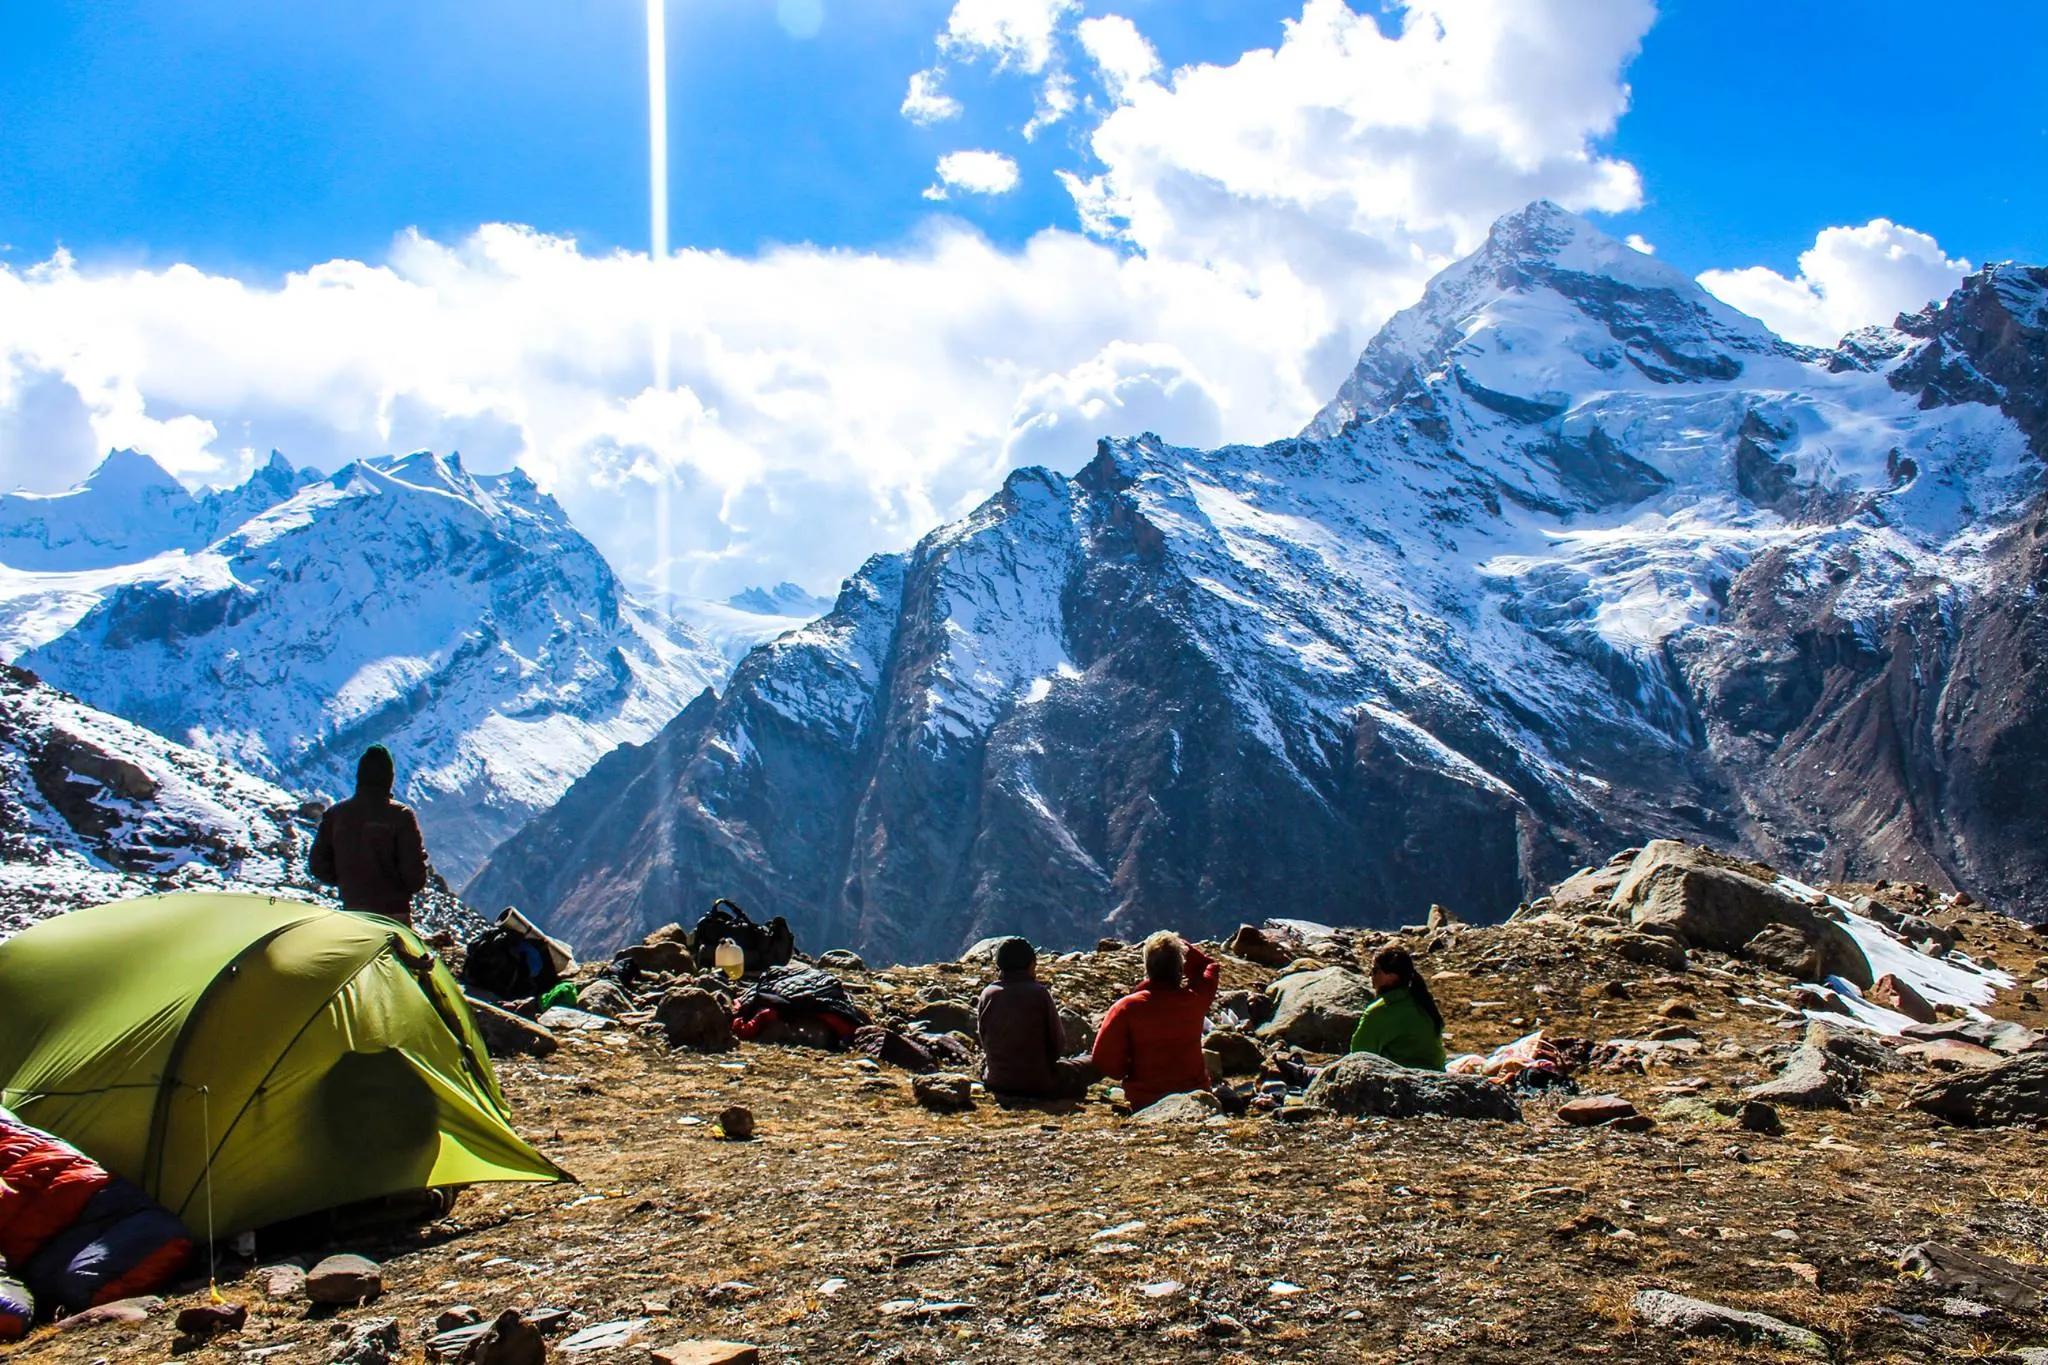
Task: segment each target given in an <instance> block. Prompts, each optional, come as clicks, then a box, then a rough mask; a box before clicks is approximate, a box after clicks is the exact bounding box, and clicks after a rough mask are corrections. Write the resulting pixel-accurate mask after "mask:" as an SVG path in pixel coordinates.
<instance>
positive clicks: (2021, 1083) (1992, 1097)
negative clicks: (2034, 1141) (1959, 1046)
mask: <svg viewBox="0 0 2048 1365" xmlns="http://www.w3.org/2000/svg"><path fill="white" fill-rule="evenodd" d="M1907 1103H1909V1104H1911V1105H1912V1106H1913V1107H1914V1108H1915V1109H1920V1110H1924V1111H1926V1112H1927V1113H1930V1114H1932V1115H1934V1116H1935V1117H1936V1118H1939V1119H1946V1120H1947V1121H1948V1122H1950V1123H1953V1124H1956V1125H1958V1126H1960V1127H1964V1128H1989V1127H1995V1126H1998V1125H2001V1124H2008V1123H2027V1122H2038V1121H2040V1120H2042V1119H2048V1052H2024V1053H2021V1054H2020V1055H2019V1056H2017V1057H2014V1058H2012V1059H2011V1060H2010V1061H2007V1062H2004V1063H2002V1064H2000V1065H1998V1066H1995V1067H1992V1068H1990V1069H1989V1070H1986V1071H1976V1072H1965V1073H1963V1074H1962V1075H1958V1076H1952V1077H1950V1078H1948V1079H1946V1080H1939V1081H1933V1082H1930V1083H1929V1084H1927V1085H1923V1086H1921V1087H1920V1088H1919V1089H1917V1090H1915V1091H1914V1092H1913V1093H1912V1094H1911V1095H1909V1096H1907Z"/></svg>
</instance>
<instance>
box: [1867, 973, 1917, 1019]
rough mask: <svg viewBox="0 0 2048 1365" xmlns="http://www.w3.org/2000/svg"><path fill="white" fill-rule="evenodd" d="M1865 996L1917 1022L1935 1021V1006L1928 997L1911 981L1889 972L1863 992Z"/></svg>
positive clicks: (1874, 1002)
mask: <svg viewBox="0 0 2048 1365" xmlns="http://www.w3.org/2000/svg"><path fill="white" fill-rule="evenodd" d="M1863 998H1864V999H1865V1000H1868V1001H1869V1002H1870V1003H1871V1004H1873V1005H1882V1006H1883V1007H1884V1008H1886V1009H1888V1010H1891V1011H1893V1012H1894V1013H1897V1014H1903V1015H1905V1016H1906V1017H1907V1018H1908V1019H1911V1020H1912V1021H1913V1022H1914V1023H1916V1024H1931V1023H1933V1022H1934V1006H1933V1005H1931V1004H1929V1003H1928V1000H1927V997H1926V996H1924V995H1922V994H1920V992H1919V991H1917V990H1915V989H1913V985H1912V983H1911V982H1908V981H1901V980H1899V978H1897V977H1896V976H1893V975H1892V974H1891V973H1889V972H1887V973H1886V974H1885V975H1883V976H1880V977H1879V978H1878V979H1877V981H1876V983H1875V984H1874V985H1872V986H1871V988H1870V989H1869V990H1867V991H1865V992H1863Z"/></svg>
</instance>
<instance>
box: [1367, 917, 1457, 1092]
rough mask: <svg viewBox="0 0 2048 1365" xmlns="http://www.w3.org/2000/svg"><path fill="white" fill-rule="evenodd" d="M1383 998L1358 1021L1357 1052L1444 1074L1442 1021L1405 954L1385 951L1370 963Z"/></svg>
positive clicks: (1390, 949)
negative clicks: (1376, 1054)
mask: <svg viewBox="0 0 2048 1365" xmlns="http://www.w3.org/2000/svg"><path fill="white" fill-rule="evenodd" d="M1372 988H1373V990H1374V991H1375V992H1376V993H1377V994H1378V996H1379V998H1378V999H1377V1000H1375V1001H1373V1002H1372V1003H1371V1004H1370V1005H1368V1006H1366V1009H1365V1013H1364V1014H1363V1015H1361V1016H1359V1020H1358V1029H1357V1031H1356V1032H1354V1033H1353V1034H1352V1035H1351V1050H1352V1051H1353V1052H1377V1053H1378V1054H1379V1055H1380V1056H1382V1057H1385V1058H1386V1059H1387V1060H1388V1061H1390V1062H1399V1063H1400V1064H1401V1065H1402V1066H1412V1067H1414V1068H1416V1069H1417V1070H1419V1071H1442V1070H1443V1069H1444V1016H1443V1011H1442V1010H1439V1009H1438V1008H1437V1007H1436V1001H1435V1000H1434V999H1432V998H1431V996H1430V994H1429V985H1428V983H1426V982H1425V981H1423V979H1422V974H1421V973H1419V972H1417V971H1416V970H1415V959H1414V958H1413V957H1411V956H1409V954H1408V950H1407V949H1406V948H1393V947H1388V948H1382V949H1380V951H1379V954H1378V955H1377V956H1376V957H1374V958H1373V960H1372Z"/></svg>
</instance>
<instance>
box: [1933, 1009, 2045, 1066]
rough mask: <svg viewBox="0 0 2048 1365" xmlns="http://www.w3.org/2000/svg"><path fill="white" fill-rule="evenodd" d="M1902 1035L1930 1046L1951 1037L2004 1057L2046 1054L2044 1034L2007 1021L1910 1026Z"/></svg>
mask: <svg viewBox="0 0 2048 1365" xmlns="http://www.w3.org/2000/svg"><path fill="white" fill-rule="evenodd" d="M1902 1032H1903V1034H1904V1036H1905V1037H1907V1038H1911V1039H1913V1040H1915V1041H1917V1042H1930V1043H1931V1042H1935V1041H1938V1040H1940V1039H1943V1038H1952V1039H1954V1040H1956V1041H1957V1042H1960V1043H1975V1044H1976V1045H1977V1046H1978V1047H1988V1048H1990V1049H1991V1050H1992V1051H1993V1052H1996V1053H1999V1054H2000V1055H2002V1056H2007V1057H2016V1056H2018V1055H2019V1054H2021V1053H2023V1052H2048V1034H2041V1033H2036V1032H2035V1031H2034V1030H2033V1029H2030V1028H2028V1027H2027V1026H2026V1025H2025V1024H2018V1023H2014V1022H2013V1021H2012V1020H2010V1019H1976V1018H1972V1017H1969V1016H1964V1017H1963V1018H1960V1019H1949V1020H1944V1021H1942V1022H1939V1023H1933V1024H1912V1025H1909V1026H1908V1027H1906V1028H1905V1029H1904V1030H1902Z"/></svg>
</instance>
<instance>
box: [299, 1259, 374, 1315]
mask: <svg viewBox="0 0 2048 1365" xmlns="http://www.w3.org/2000/svg"><path fill="white" fill-rule="evenodd" d="M383 1292H384V1270H383V1267H381V1266H379V1265H378V1264H377V1263H376V1262H375V1261H373V1260H371V1259H370V1258H369V1257H367V1256H355V1255H350V1254H348V1253H343V1254H342V1255H339V1256H329V1257H328V1258H327V1259H326V1260H324V1261H322V1262H320V1263H319V1264H318V1265H316V1266H314V1267H313V1268H312V1269H311V1270H309V1271H307V1272H306V1297H307V1299H309V1300H310V1301H312V1302H314V1303H319V1304H327V1305H329V1306H332V1307H338V1308H339V1307H347V1306H348V1305H350V1304H357V1303H364V1302H367V1301H368V1300H370V1299H374V1298H376V1297H377V1296H378V1295H379V1294H382V1293H383Z"/></svg>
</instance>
